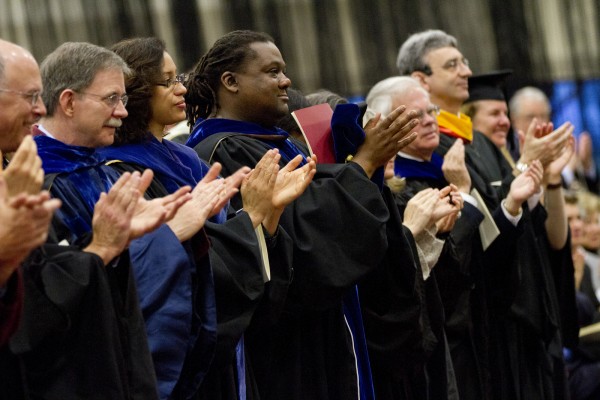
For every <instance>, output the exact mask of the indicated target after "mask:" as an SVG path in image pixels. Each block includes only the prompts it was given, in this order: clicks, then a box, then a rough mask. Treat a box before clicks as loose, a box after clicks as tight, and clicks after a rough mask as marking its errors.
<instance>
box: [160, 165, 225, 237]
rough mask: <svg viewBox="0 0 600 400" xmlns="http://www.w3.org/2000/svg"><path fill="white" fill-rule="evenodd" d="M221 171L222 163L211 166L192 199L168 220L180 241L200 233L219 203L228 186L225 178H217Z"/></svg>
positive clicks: (192, 194)
mask: <svg viewBox="0 0 600 400" xmlns="http://www.w3.org/2000/svg"><path fill="white" fill-rule="evenodd" d="M219 172H221V166H220V165H215V166H213V167H211V169H210V170H209V171H208V172H207V174H206V175H205V176H204V178H202V180H201V181H200V182H198V184H197V185H196V187H195V188H194V189H193V190H192V193H191V199H189V201H187V202H185V203H184V204H183V205H182V206H181V207H180V208H179V210H178V211H177V212H176V213H175V216H174V217H173V219H171V220H170V221H168V222H167V225H169V227H170V228H171V229H172V230H173V233H175V235H176V236H177V238H178V239H179V240H180V241H182V242H183V241H186V240H188V239H191V238H192V236H194V235H195V234H196V233H198V232H199V231H200V229H202V227H203V226H204V223H205V222H206V220H207V219H208V218H209V217H210V215H211V213H212V212H213V210H214V209H215V207H216V205H217V203H219V201H220V200H219V199H220V194H221V193H222V192H223V191H224V190H225V186H226V183H225V180H224V179H218V178H217V177H218V175H219ZM217 212H218V211H217Z"/></svg>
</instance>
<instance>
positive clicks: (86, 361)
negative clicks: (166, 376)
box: [10, 244, 157, 399]
mask: <svg viewBox="0 0 600 400" xmlns="http://www.w3.org/2000/svg"><path fill="white" fill-rule="evenodd" d="M109 269H110V270H109ZM123 274H125V277H122V275H123ZM23 277H24V286H25V292H26V293H27V294H26V296H25V298H24V306H23V314H22V321H21V324H20V326H19V329H18V330H17V332H16V333H15V335H14V336H13V338H12V339H11V342H10V349H11V351H12V352H13V353H14V354H16V355H17V356H19V357H20V358H21V360H22V363H23V366H24V374H25V376H26V377H25V379H26V381H27V390H28V392H29V393H30V395H31V396H32V397H43V396H46V397H48V398H70V397H72V395H73V393H78V394H79V395H80V396H82V397H85V398H92V397H94V396H97V397H103V398H111V399H125V398H135V399H141V398H148V399H154V398H157V393H156V380H155V377H154V371H153V369H152V361H151V358H150V353H149V352H148V348H147V346H148V345H147V342H146V335H145V332H144V330H143V324H142V322H141V315H139V308H138V305H137V298H136V296H135V295H136V293H135V289H134V288H133V287H132V286H131V284H132V279H131V276H130V275H129V268H128V266H126V265H118V266H116V265H115V266H113V265H109V266H107V267H105V266H104V263H103V262H102V259H101V258H100V257H98V256H97V255H95V254H92V253H88V252H83V251H81V250H79V249H78V248H76V247H70V246H59V245H54V244H46V245H44V246H42V247H41V248H39V249H37V250H35V251H34V252H33V253H32V254H31V255H30V256H29V258H28V259H27V260H26V261H25V262H24V263H23ZM113 281H114V283H111V282H113ZM121 291H125V292H126V293H127V296H126V297H123V296H122V293H121ZM73 376H77V377H78V379H75V380H73ZM106 382H111V385H107V384H106Z"/></svg>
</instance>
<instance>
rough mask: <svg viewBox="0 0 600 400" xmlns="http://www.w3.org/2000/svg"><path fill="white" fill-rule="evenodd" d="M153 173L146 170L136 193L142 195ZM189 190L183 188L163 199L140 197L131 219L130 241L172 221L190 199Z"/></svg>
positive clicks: (188, 188)
mask: <svg viewBox="0 0 600 400" xmlns="http://www.w3.org/2000/svg"><path fill="white" fill-rule="evenodd" d="M153 177H154V173H153V172H152V171H151V170H149V169H147V170H145V171H144V173H143V174H142V176H141V178H140V183H139V186H138V191H139V192H140V193H142V194H143V193H144V192H145V191H146V189H148V187H149V186H150V183H151V182H152V178H153ZM190 190H191V188H190V187H189V186H184V187H181V188H179V189H178V190H177V191H176V192H175V193H172V194H170V195H168V196H165V197H160V198H156V199H152V200H146V199H145V198H144V197H143V196H141V197H140V198H139V200H138V202H137V204H136V207H135V211H134V214H133V217H132V219H131V230H130V240H133V239H137V238H139V237H141V236H143V235H145V234H146V233H148V232H151V231H153V230H155V229H156V228H158V227H159V226H160V225H162V224H163V223H165V222H167V221H170V220H171V219H173V217H174V216H175V214H176V213H177V210H179V208H180V207H181V206H182V205H183V204H185V203H186V202H187V201H189V200H190V199H191V198H192V195H191V194H190Z"/></svg>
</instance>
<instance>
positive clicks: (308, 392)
mask: <svg viewBox="0 0 600 400" xmlns="http://www.w3.org/2000/svg"><path fill="white" fill-rule="evenodd" d="M225 136H227V137H225ZM220 139H222V140H220ZM283 140H285V137H282V136H280V137H277V138H273V137H260V136H258V137H257V136H254V135H235V133H233V135H232V134H231V133H223V134H222V135H221V134H217V135H213V136H212V137H209V138H208V139H206V140H204V141H201V142H200V143H199V144H197V145H196V146H195V147H194V149H195V150H196V151H197V153H198V155H199V156H200V158H203V159H206V160H209V161H210V162H211V163H212V162H216V161H218V162H220V163H221V164H222V165H223V171H222V173H223V175H225V176H227V175H229V174H232V173H233V172H235V171H237V170H238V169H239V168H240V167H242V166H250V167H254V166H255V165H256V163H257V162H258V161H259V160H260V158H261V157H262V156H263V155H264V154H265V153H266V151H267V150H269V149H270V148H273V147H278V145H279V144H281V143H282V142H280V141H283ZM288 161H289V158H287V157H285V156H284V157H282V160H281V166H284V165H285V163H287V162H288ZM232 204H233V205H234V207H236V208H239V207H241V201H240V199H239V197H238V198H235V199H233V201H232ZM388 217H389V213H388V211H387V208H386V205H385V203H384V202H383V200H382V198H381V195H380V192H379V189H378V187H377V185H375V184H374V183H372V182H371V181H370V180H369V179H368V177H367V176H366V175H365V174H364V172H363V170H362V168H361V167H360V166H358V165H356V164H353V163H349V164H345V165H344V164H342V165H319V166H318V167H317V174H316V176H315V178H314V180H313V182H312V183H311V184H310V185H309V187H308V188H307V190H306V191H305V192H304V194H302V196H300V198H298V199H297V200H296V201H294V202H293V203H292V204H290V205H289V206H288V207H286V209H285V211H284V213H283V215H282V217H281V220H280V224H281V226H282V227H283V228H284V229H285V231H286V232H288V233H289V234H290V236H291V237H292V241H293V243H294V253H293V263H292V265H293V268H294V273H293V279H292V281H291V284H290V287H289V290H288V293H287V299H286V303H285V307H284V309H283V311H282V313H281V316H280V317H279V319H278V320H277V321H273V327H272V330H271V332H270V335H269V336H264V335H253V334H252V333H251V332H248V334H247V335H246V344H247V346H248V350H249V352H250V353H251V358H252V360H253V365H254V366H255V369H254V376H255V378H256V380H257V382H258V388H259V391H260V396H261V399H263V400H265V399H266V400H269V399H290V400H294V399H298V400H300V399H302V400H304V399H332V400H333V399H340V400H341V399H344V400H345V399H350V398H356V397H357V392H358V387H357V369H356V359H355V356H354V353H353V344H352V340H351V337H350V335H349V332H348V327H347V324H346V320H345V318H344V313H343V310H342V299H343V297H344V296H345V295H346V294H347V293H348V290H349V289H353V287H354V285H355V284H356V283H357V282H358V281H359V279H361V278H362V277H364V276H365V275H366V274H367V273H368V272H369V271H371V270H372V269H373V268H375V267H376V266H377V265H378V264H379V263H380V262H381V260H382V258H383V255H384V254H385V250H386V247H387V239H386V233H385V229H386V227H385V224H386V221H387V219H388ZM267 339H268V340H267Z"/></svg>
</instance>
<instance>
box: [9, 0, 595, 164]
mask: <svg viewBox="0 0 600 400" xmlns="http://www.w3.org/2000/svg"><path fill="white" fill-rule="evenodd" d="M0 10H2V11H1V13H0V37H2V38H3V39H7V40H10V41H13V42H16V43H18V44H20V45H22V46H24V47H26V48H28V49H30V50H31V51H32V53H33V54H34V56H35V57H36V58H37V59H38V60H39V61H40V62H41V61H42V60H43V59H44V57H45V56H46V55H47V54H48V53H49V52H51V51H52V50H53V49H54V48H56V47H57V46H58V45H59V44H61V43H63V42H65V41H88V42H91V43H95V44H99V45H103V46H108V45H111V44H112V43H114V42H116V41H118V40H120V39H123V38H127V37H133V36H157V37H160V38H162V39H164V40H165V41H166V43H167V48H168V50H169V52H170V53H171V55H172V56H173V58H174V59H175V61H176V63H177V65H178V67H179V69H180V70H181V71H186V70H188V69H191V68H192V67H193V65H194V64H195V63H196V62H197V61H198V60H199V59H200V57H201V56H202V54H203V53H204V52H205V51H206V50H207V49H208V48H209V47H210V46H211V45H212V43H213V42H214V41H215V40H216V39H217V38H218V37H220V36H221V35H223V34H224V33H226V32H229V31H231V30H234V29H253V30H259V31H264V32H267V33H269V34H270V35H271V36H273V38H274V39H275V41H276V44H277V45H278V46H279V48H280V50H281V52H282V54H283V57H284V59H285V60H286V62H287V65H288V68H287V72H288V75H289V77H290V78H291V79H292V82H293V86H294V87H295V88H297V89H300V90H301V91H303V92H304V93H310V92H312V91H315V90H317V89H319V88H327V89H330V90H332V91H334V92H337V93H339V94H341V95H344V96H346V97H349V98H350V99H351V100H356V99H360V98H362V97H363V96H365V95H366V93H367V92H368V90H369V88H370V87H371V86H372V85H373V84H374V83H376V82H377V81H379V80H380V79H383V78H386V77H388V76H390V75H394V74H396V73H397V71H396V68H395V62H396V56H397V53H398V48H399V46H400V45H401V44H402V42H403V41H404V40H406V38H407V37H408V36H409V35H410V34H411V33H413V32H418V31H421V30H425V29H430V28H435V29H442V30H444V31H446V32H448V33H449V34H451V35H454V36H455V37H456V38H457V39H458V42H459V45H460V48H461V51H462V52H463V54H464V55H465V56H466V57H467V58H468V59H469V60H470V62H471V68H472V70H473V73H475V74H477V73H484V72H489V71H492V70H497V69H506V68H508V69H512V70H513V72H514V74H513V75H512V76H511V77H510V78H509V79H508V81H507V91H508V95H509V96H510V95H511V94H512V93H513V92H514V91H515V90H516V89H518V88H520V87H522V86H525V85H528V84H533V85H535V86H538V87H540V88H541V89H542V90H544V91H545V92H546V93H547V94H548V96H549V97H550V98H551V100H552V104H553V110H554V116H553V119H554V121H555V123H561V122H562V121H564V120H567V119H568V120H571V121H572V122H573V123H574V124H575V125H576V131H577V132H578V133H579V132H581V131H584V130H587V131H589V132H590V133H591V135H592V138H593V141H594V145H595V146H594V148H595V151H596V154H595V155H596V159H597V160H598V159H599V158H600V153H598V152H600V46H599V38H600V28H599V27H600V1H599V0H452V1H448V0H420V1H416V0H0Z"/></svg>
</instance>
